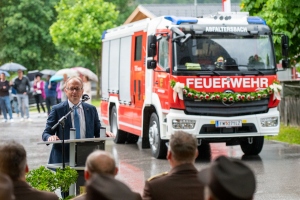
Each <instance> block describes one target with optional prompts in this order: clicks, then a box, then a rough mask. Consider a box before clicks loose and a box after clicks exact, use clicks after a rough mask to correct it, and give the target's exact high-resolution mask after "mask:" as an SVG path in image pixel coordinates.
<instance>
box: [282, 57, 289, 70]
mask: <svg viewBox="0 0 300 200" xmlns="http://www.w3.org/2000/svg"><path fill="white" fill-rule="evenodd" d="M289 64H290V60H289V59H283V60H282V61H281V65H282V68H283V69H286V68H289Z"/></svg>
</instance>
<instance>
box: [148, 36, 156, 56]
mask: <svg viewBox="0 0 300 200" xmlns="http://www.w3.org/2000/svg"><path fill="white" fill-rule="evenodd" d="M156 42H157V39H156V36H155V35H149V36H148V57H154V56H156Z"/></svg>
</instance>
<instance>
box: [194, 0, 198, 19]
mask: <svg viewBox="0 0 300 200" xmlns="http://www.w3.org/2000/svg"><path fill="white" fill-rule="evenodd" d="M194 5H195V15H196V16H195V17H198V14H197V0H195V1H194Z"/></svg>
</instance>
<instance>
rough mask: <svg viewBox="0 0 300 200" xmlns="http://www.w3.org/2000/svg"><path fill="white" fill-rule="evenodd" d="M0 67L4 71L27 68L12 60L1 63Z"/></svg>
mask: <svg viewBox="0 0 300 200" xmlns="http://www.w3.org/2000/svg"><path fill="white" fill-rule="evenodd" d="M0 69H1V70H5V71H13V72H16V71H18V70H22V71H25V70H27V68H26V67H24V66H23V65H20V64H18V63H13V62H11V63H6V64H4V65H2V66H1V67H0Z"/></svg>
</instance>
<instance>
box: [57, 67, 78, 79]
mask: <svg viewBox="0 0 300 200" xmlns="http://www.w3.org/2000/svg"><path fill="white" fill-rule="evenodd" d="M64 74H67V76H68V77H72V76H79V73H78V72H77V71H76V70H74V69H72V68H65V69H61V70H58V71H57V72H56V73H55V75H61V76H63V75H64Z"/></svg>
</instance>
